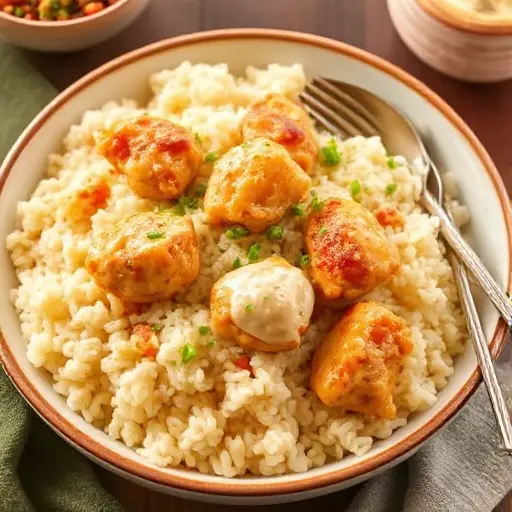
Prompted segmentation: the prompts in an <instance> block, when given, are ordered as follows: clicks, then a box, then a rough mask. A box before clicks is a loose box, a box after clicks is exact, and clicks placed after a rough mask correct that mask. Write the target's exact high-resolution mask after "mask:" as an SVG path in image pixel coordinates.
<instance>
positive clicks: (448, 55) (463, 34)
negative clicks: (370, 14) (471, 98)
mask: <svg viewBox="0 0 512 512" xmlns="http://www.w3.org/2000/svg"><path fill="white" fill-rule="evenodd" d="M387 2H388V8H389V13H390V15H391V20H392V22H393V24H394V26H395V28H396V31H397V32H398V34H399V36H400V37H401V39H402V41H403V42H404V43H405V44H406V46H407V47H408V48H409V49H410V50H411V51H412V52H413V53H414V54H415V55H416V56H417V57H418V58H419V59H421V60H422V61H423V62H425V63H426V64H428V65H429V66H431V67H432V68H434V69H436V70H437V71H440V72H441V73H444V74H446V75H449V76H451V77H453V78H458V79H460V80H465V81H468V82H499V81H502V80H508V79H509V78H512V20H511V19H508V20H506V19H503V20H499V19H495V20H489V19H479V18H477V17H476V16H471V15H469V14H467V13H465V12H464V11H462V10H460V9H456V8H454V7H451V6H450V5H449V4H447V3H445V2H444V1H443V0H387Z"/></svg>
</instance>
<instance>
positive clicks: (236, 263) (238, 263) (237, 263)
mask: <svg viewBox="0 0 512 512" xmlns="http://www.w3.org/2000/svg"><path fill="white" fill-rule="evenodd" d="M241 266H242V262H241V261H240V258H239V257H238V256H237V257H236V258H235V261H233V270H236V269H237V268H240V267H241Z"/></svg>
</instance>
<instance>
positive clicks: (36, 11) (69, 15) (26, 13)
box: [0, 0, 118, 21]
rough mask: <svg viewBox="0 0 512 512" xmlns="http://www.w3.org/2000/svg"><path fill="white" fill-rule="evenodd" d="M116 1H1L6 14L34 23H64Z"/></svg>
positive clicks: (94, 12)
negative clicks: (33, 21)
mask: <svg viewBox="0 0 512 512" xmlns="http://www.w3.org/2000/svg"><path fill="white" fill-rule="evenodd" d="M117 1H118V0H96V1H91V0H3V1H0V8H1V9H2V10H3V12H5V13H6V14H11V15H12V16H16V17H18V18H24V19H26V20H35V21H39V20H40V21H66V20H71V19H76V18H82V17H83V16H90V15H91V14H96V13H97V12H100V11H103V9H106V8H107V7H109V6H110V5H113V4H115V3H116V2H117Z"/></svg>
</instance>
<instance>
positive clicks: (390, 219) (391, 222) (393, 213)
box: [373, 207, 404, 229]
mask: <svg viewBox="0 0 512 512" xmlns="http://www.w3.org/2000/svg"><path fill="white" fill-rule="evenodd" d="M373 214H374V215H375V218H376V219H377V222H378V223H379V224H380V225H381V226H383V227H386V226H391V227H393V228H400V229H401V228H403V227H404V218H403V216H402V214H401V213H400V212H399V211H398V210H397V209H396V208H393V207H389V208H385V207H383V208H379V209H378V210H375V212H374V213H373Z"/></svg>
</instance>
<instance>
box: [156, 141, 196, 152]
mask: <svg viewBox="0 0 512 512" xmlns="http://www.w3.org/2000/svg"><path fill="white" fill-rule="evenodd" d="M190 146H191V144H190V141H189V140H188V139H186V138H184V137H183V138H179V139H178V138H175V139H172V138H168V139H163V138H162V139H160V140H157V141H156V147H157V149H158V151H160V152H162V153H170V154H171V155H172V154H175V153H183V152H184V151H187V150H188V149H190Z"/></svg>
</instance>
